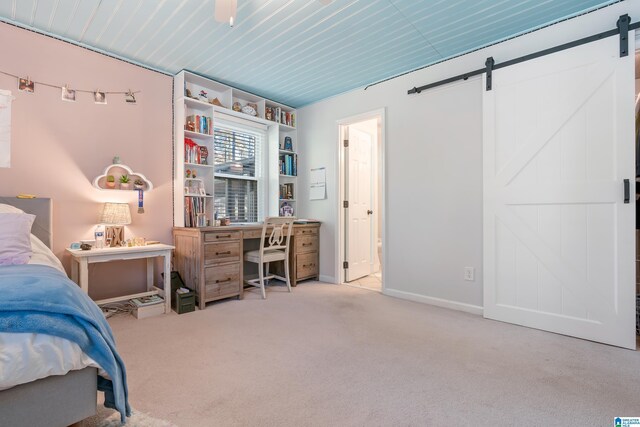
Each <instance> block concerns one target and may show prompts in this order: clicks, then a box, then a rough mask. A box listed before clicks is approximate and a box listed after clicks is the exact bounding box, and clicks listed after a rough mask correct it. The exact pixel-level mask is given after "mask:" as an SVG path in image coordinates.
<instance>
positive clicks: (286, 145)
mask: <svg viewBox="0 0 640 427" xmlns="http://www.w3.org/2000/svg"><path fill="white" fill-rule="evenodd" d="M284 149H285V150H287V151H293V141H292V140H291V137H290V136H285V137H284Z"/></svg>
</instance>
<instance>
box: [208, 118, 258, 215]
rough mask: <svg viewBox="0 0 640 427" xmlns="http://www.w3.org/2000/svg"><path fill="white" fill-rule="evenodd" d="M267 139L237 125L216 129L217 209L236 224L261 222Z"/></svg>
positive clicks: (220, 126)
mask: <svg viewBox="0 0 640 427" xmlns="http://www.w3.org/2000/svg"><path fill="white" fill-rule="evenodd" d="M264 140H265V135H264V133H262V132H259V131H251V130H247V129H244V128H242V127H239V126H235V125H233V124H229V125H226V124H225V125H219V124H216V126H215V128H214V153H215V154H214V166H215V181H214V209H215V211H216V212H217V213H218V216H220V217H226V218H230V219H231V222H232V223H238V222H257V221H258V217H259V213H260V212H261V211H262V209H261V208H260V204H261V203H264V200H263V197H261V195H260V190H261V188H260V187H261V185H260V183H261V179H260V178H261V175H262V168H261V164H262V162H261V151H262V150H261V147H262V145H263V143H264Z"/></svg>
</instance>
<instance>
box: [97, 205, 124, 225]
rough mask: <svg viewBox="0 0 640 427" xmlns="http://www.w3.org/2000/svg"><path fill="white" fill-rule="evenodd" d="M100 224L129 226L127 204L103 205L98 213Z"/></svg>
mask: <svg viewBox="0 0 640 427" xmlns="http://www.w3.org/2000/svg"><path fill="white" fill-rule="evenodd" d="M98 222H100V224H113V225H127V224H131V211H130V210H129V205H128V204H127V203H105V204H104V206H103V207H102V212H101V213H100V219H99V221H98Z"/></svg>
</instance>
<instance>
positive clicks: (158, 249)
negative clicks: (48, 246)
mask: <svg viewBox="0 0 640 427" xmlns="http://www.w3.org/2000/svg"><path fill="white" fill-rule="evenodd" d="M173 249H174V247H173V246H171V245H164V244H156V245H148V246H132V247H127V246H125V247H117V248H104V249H91V250H88V251H83V250H81V249H67V252H69V253H70V254H71V280H73V281H74V282H76V283H77V284H78V285H79V286H80V288H81V289H82V290H83V291H84V292H86V293H89V264H95V263H98V262H111V261H120V260H128V259H146V260H147V292H141V293H137V294H132V295H123V296H121V297H116V298H109V299H103V300H99V301H96V304H108V303H112V302H116V301H124V300H128V299H132V298H139V297H143V296H148V295H157V294H160V295H162V296H163V297H164V304H165V307H164V312H165V313H171V279H170V278H171V251H172V250H173ZM156 257H163V258H164V277H165V285H164V286H165V288H166V289H167V292H165V291H164V290H162V289H160V288H157V287H156V286H155V285H154V277H153V276H154V274H153V260H154V258H156Z"/></svg>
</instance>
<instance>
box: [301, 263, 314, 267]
mask: <svg viewBox="0 0 640 427" xmlns="http://www.w3.org/2000/svg"><path fill="white" fill-rule="evenodd" d="M315 266H316V265H315V264H302V268H307V267H315Z"/></svg>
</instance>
